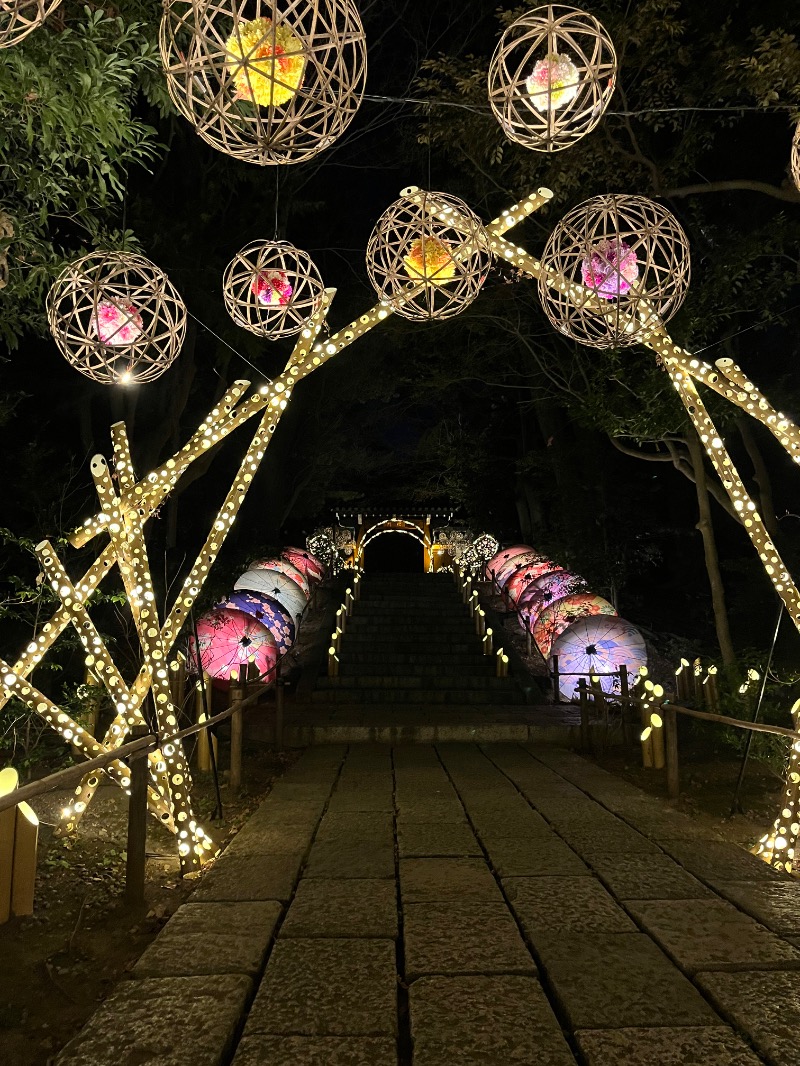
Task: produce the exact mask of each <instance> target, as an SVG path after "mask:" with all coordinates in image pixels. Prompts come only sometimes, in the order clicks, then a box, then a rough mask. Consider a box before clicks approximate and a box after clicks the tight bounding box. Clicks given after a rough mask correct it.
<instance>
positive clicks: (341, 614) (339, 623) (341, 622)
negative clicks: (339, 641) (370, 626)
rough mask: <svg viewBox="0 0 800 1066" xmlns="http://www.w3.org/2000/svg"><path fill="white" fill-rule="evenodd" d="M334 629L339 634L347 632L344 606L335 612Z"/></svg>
mask: <svg viewBox="0 0 800 1066" xmlns="http://www.w3.org/2000/svg"><path fill="white" fill-rule="evenodd" d="M336 628H337V629H338V630H339V632H340V633H346V632H347V609H346V608H345V607H344V605H342V606H341V607H340V608H339V610H338V611H337V612H336Z"/></svg>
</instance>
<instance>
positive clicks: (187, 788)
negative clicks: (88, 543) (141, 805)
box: [91, 438, 214, 874]
mask: <svg viewBox="0 0 800 1066" xmlns="http://www.w3.org/2000/svg"><path fill="white" fill-rule="evenodd" d="M115 455H116V457H117V459H118V461H119V459H120V457H122V458H125V457H126V456H127V448H126V447H125V446H124V444H123V441H122V439H121V438H120V439H118V440H116V441H115ZM91 470H92V476H93V478H94V482H95V487H96V488H97V494H98V497H99V499H100V504H101V506H102V508H103V512H104V514H106V515H107V517H108V522H107V527H108V531H109V535H110V536H111V540H112V542H113V544H114V548H115V551H116V553H117V560H118V564H119V569H120V573H121V575H122V580H123V584H124V585H125V591H126V593H127V595H128V599H129V600H131V601H135V603H136V606H137V607H138V617H137V613H136V612H134V618H135V620H136V629H137V634H138V637H139V643H140V644H141V647H142V653H143V655H144V658H145V661H146V662H147V663H148V664H149V666H150V675H151V676H150V684H151V688H152V692H153V706H154V707H155V712H156V720H157V723H158V734H159V742H160V745H161V751H162V753H163V757H164V762H165V764H166V771H167V774H168V778H169V794H168V796H167V797H165V798H167V799H168V800H169V802H170V803H171V805H172V810H173V815H174V818H175V821H176V823H177V833H178V855H179V859H180V864H181V870H182V872H183V873H184V874H188V873H194V872H196V871H198V870H199V869H200V865H201V862H202V861H203V860H206V859H208V858H210V857H211V853H212V852H213V850H214V846H213V842H212V841H211V839H210V838H209V837H208V836H207V834H206V833H205V831H204V830H203V829H202V828H201V827H200V826H199V825H198V824H197V822H196V821H195V819H194V815H193V813H192V804H191V798H190V792H191V776H190V774H189V768H188V766H187V765H186V760H185V758H184V754H183V747H182V745H181V742H180V741H179V740H175V739H174V734H175V733H176V732H177V729H178V722H177V718H176V716H175V712H174V708H173V706H172V702H171V699H170V691H169V677H168V674H167V669H166V667H167V662H166V660H167V653H166V649H165V645H164V641H163V640H162V637H161V632H160V628H159V622H158V611H157V608H156V598H155V592H154V591H153V584H152V579H151V577H150V568H149V565H148V559H147V549H146V547H145V544H144V537H143V535H142V517H143V516H140V515H139V514H138V513H137V512H136V511H135V510H129V511H127V512H126V513H125V514H124V515H123V514H122V512H121V511H120V501H119V498H118V496H117V494H116V492H115V491H114V486H113V483H112V481H111V474H110V471H109V469H108V464H107V463H106V461H105V459H104V458H103V456H102V455H96V456H94V458H93V459H92V462H91Z"/></svg>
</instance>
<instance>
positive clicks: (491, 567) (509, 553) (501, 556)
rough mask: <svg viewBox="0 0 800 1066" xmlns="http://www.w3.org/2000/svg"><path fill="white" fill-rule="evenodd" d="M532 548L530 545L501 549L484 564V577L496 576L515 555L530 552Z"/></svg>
mask: <svg viewBox="0 0 800 1066" xmlns="http://www.w3.org/2000/svg"><path fill="white" fill-rule="evenodd" d="M532 551H533V548H532V547H531V546H530V544H514V545H513V546H512V547H510V548H503V550H502V551H499V552H497V554H496V555H493V556H492V557H491V559H490V560H489V561H488V562H487V564H486V576H487V578H488V577H489V576H490V575H491V574H492V573H494V574H497V573H499V571H500V570H501V569H502V567H503V566H505V564H506V563H507V562H508V561H509V559H513V558H514V556H515V555H522V554H523V553H524V552H532Z"/></svg>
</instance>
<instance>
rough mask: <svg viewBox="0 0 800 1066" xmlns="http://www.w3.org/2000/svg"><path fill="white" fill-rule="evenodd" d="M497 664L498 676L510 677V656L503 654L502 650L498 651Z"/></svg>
mask: <svg viewBox="0 0 800 1066" xmlns="http://www.w3.org/2000/svg"><path fill="white" fill-rule="evenodd" d="M495 662H496V664H497V669H496V674H497V676H498V677H508V656H507V655H506V654H505V653H504V652H503V649H502V648H498V649H497V654H496V656H495Z"/></svg>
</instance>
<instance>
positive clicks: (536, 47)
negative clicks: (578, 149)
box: [489, 4, 617, 152]
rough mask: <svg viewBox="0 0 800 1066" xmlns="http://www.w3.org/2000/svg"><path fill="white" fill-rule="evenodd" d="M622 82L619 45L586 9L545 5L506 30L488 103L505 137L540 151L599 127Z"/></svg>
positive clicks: (493, 68)
mask: <svg viewBox="0 0 800 1066" xmlns="http://www.w3.org/2000/svg"><path fill="white" fill-rule="evenodd" d="M616 79H617V57H616V53H615V51H614V45H613V44H612V42H611V38H610V37H609V36H608V34H607V33H606V31H605V29H604V28H603V26H602V25H601V23H599V22H598V21H597V19H596V18H595V17H594V16H593V15H590V14H588V13H587V12H585V11H578V10H577V9H576V8H573V7H565V6H563V5H561V4H547V5H546V6H544V7H537V8H535V10H533V11H528V12H526V14H524V15H523V16H522V17H521V18H519V19H517V21H516V22H514V23H512V25H511V26H509V27H508V29H507V30H506V31H505V33H504V34H503V36H502V37H501V38H500V43H499V44H498V46H497V49H496V50H495V53H494V55H493V56H492V61H491V64H490V66H489V104H490V105H491V108H492V111H493V112H494V114H495V118H496V119H497V121H498V122H499V123H500V126H501V128H502V130H503V132H504V133H505V135H506V136H507V137H508V138H509V139H510V140H512V141H516V143H517V144H521V145H523V146H524V147H525V148H532V149H534V150H535V151H537V152H559V151H561V150H562V149H564V148H569V147H570V146H571V145H573V144H574V143H575V142H576V141H578V140H580V139H581V137H584V136H585V135H586V134H587V133H591V131H592V130H593V129H594V128H595V126H597V124H598V122H599V121H600V119H601V118H602V117H603V113H604V111H605V110H606V108H607V107H608V104H609V102H610V100H611V97H612V95H613V92H614V86H615V85H616Z"/></svg>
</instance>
